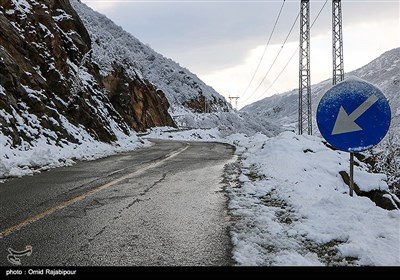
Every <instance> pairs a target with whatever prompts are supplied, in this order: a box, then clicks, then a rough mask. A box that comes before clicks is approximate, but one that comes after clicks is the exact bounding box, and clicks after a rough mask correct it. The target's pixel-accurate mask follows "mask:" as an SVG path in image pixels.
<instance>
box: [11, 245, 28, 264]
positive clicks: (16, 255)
mask: <svg viewBox="0 0 400 280" xmlns="http://www.w3.org/2000/svg"><path fill="white" fill-rule="evenodd" d="M8 252H9V253H10V254H9V255H8V256H7V260H8V261H9V262H10V263H12V264H14V265H21V259H20V257H25V256H28V257H29V256H30V255H31V254H32V246H31V245H27V246H25V250H24V251H15V250H13V249H11V248H8Z"/></svg>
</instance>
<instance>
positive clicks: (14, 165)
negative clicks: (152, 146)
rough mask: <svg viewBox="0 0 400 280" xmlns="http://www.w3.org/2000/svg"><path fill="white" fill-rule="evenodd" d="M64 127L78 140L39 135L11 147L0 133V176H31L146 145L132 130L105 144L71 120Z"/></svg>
mask: <svg viewBox="0 0 400 280" xmlns="http://www.w3.org/2000/svg"><path fill="white" fill-rule="evenodd" d="M65 121H66V120H65ZM64 127H66V128H68V130H69V131H70V133H71V134H72V135H74V136H75V137H76V138H77V139H78V140H79V141H80V143H78V144H75V143H70V142H67V141H62V142H55V141H54V140H52V139H51V138H49V137H46V136H45V135H43V134H42V135H40V136H39V137H38V138H37V139H36V140H34V141H31V142H30V143H28V142H26V141H24V140H23V141H22V143H21V145H19V146H18V147H13V146H12V141H11V139H9V138H8V137H6V136H4V135H3V134H0V144H1V146H0V179H1V178H3V179H4V178H7V177H20V176H24V175H32V174H34V173H38V172H40V171H43V170H47V169H50V168H55V167H61V166H69V165H72V164H73V163H74V162H75V161H77V160H94V159H98V158H102V157H106V156H110V155H112V154H116V153H120V152H126V151H132V150H135V149H138V148H140V147H143V146H144V145H149V143H144V142H143V141H141V140H140V139H139V138H138V137H137V136H136V134H135V133H134V132H131V134H130V135H125V134H123V133H122V132H120V133H116V135H117V137H118V140H117V141H116V142H114V143H112V144H107V143H103V142H99V141H96V140H95V139H93V137H92V136H91V135H90V134H89V133H88V132H87V131H86V130H84V129H83V128H82V127H76V126H74V125H72V124H70V123H64ZM115 131H117V129H115Z"/></svg>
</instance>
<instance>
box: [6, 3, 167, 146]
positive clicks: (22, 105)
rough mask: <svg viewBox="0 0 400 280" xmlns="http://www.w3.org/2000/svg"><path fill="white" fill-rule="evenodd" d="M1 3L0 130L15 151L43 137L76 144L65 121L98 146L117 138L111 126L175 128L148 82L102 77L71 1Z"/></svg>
mask: <svg viewBox="0 0 400 280" xmlns="http://www.w3.org/2000/svg"><path fill="white" fill-rule="evenodd" d="M0 5H1V6H0V86H1V87H0V123H1V128H0V129H1V133H2V134H4V135H5V136H8V137H9V138H10V139H12V142H13V143H12V144H13V145H14V146H16V145H20V144H21V143H22V141H26V142H28V143H29V142H30V141H32V140H34V139H37V138H38V137H39V136H40V135H44V134H45V133H47V134H49V135H47V137H50V138H52V139H53V140H55V141H62V140H66V141H69V142H78V140H77V139H76V137H74V135H73V134H71V131H69V130H68V129H67V128H66V127H65V125H66V124H65V123H66V122H68V123H70V124H72V125H74V126H75V127H83V128H84V129H85V130H86V131H87V132H88V133H89V134H90V135H91V136H92V137H94V139H96V140H100V141H103V142H111V141H114V140H116V134H115V133H116V129H117V130H119V131H121V132H122V133H125V134H128V133H129V130H130V129H134V130H144V129H146V128H148V127H152V126H161V125H169V126H174V122H173V120H172V118H171V117H170V115H169V113H168V107H169V104H168V101H167V100H166V98H165V96H164V94H163V93H162V92H161V91H157V90H156V89H155V88H154V87H153V86H152V85H151V84H150V83H149V82H148V81H146V80H144V79H143V78H139V77H134V78H132V77H128V76H127V75H126V74H125V73H124V69H119V68H116V69H115V71H114V72H113V73H112V74H111V75H109V76H108V77H102V76H101V75H100V74H99V71H100V69H99V67H98V66H97V65H96V64H95V63H94V62H92V59H91V40H90V36H89V34H88V32H87V30H86V28H85V26H84V25H83V23H82V21H81V20H80V18H79V17H78V15H77V13H76V12H75V10H74V9H73V8H72V7H71V5H70V3H69V1H68V0H46V1H45V0H41V1H39V0H36V1H33V0H27V1H23V2H21V1H16V0H0ZM51 132H55V133H51Z"/></svg>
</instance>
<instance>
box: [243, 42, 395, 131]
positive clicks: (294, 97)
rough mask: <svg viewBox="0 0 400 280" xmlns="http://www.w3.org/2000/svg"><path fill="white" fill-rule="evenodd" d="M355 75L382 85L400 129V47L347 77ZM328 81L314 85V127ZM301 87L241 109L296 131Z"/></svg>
mask: <svg viewBox="0 0 400 280" xmlns="http://www.w3.org/2000/svg"><path fill="white" fill-rule="evenodd" d="M349 76H355V77H358V78H361V79H363V80H366V81H368V82H370V83H372V84H374V85H376V86H377V87H379V88H380V89H381V90H382V91H383V93H384V94H385V95H386V97H387V99H388V100H389V103H390V105H391V108H392V114H393V122H392V126H391V127H392V129H395V130H396V131H400V109H399V108H400V94H399V93H400V48H396V49H393V50H390V51H388V52H385V53H384V54H382V55H381V56H380V57H378V58H377V59H375V60H373V61H372V62H370V63H368V64H367V65H365V66H363V67H361V68H359V69H357V70H355V71H352V72H350V73H348V74H346V75H345V77H349ZM331 85H332V81H331V80H326V81H323V82H321V83H319V84H316V85H313V86H312V108H313V120H314V125H313V127H314V129H315V130H317V129H318V128H317V126H316V125H315V112H316V108H317V106H318V103H319V101H320V100H321V97H322V95H323V94H324V93H325V92H326V91H327V90H328V89H329V88H330V87H331ZM297 110H298V90H297V89H296V90H292V91H289V92H286V93H282V94H279V95H273V96H271V97H267V98H264V99H262V100H260V101H257V102H255V103H252V104H250V105H248V106H246V107H244V108H243V109H242V110H241V111H243V112H247V113H249V114H251V115H257V116H264V117H265V118H267V119H268V120H270V121H272V122H273V123H276V124H280V125H281V126H283V127H286V128H289V129H291V130H295V128H296V125H297V113H298V111H297Z"/></svg>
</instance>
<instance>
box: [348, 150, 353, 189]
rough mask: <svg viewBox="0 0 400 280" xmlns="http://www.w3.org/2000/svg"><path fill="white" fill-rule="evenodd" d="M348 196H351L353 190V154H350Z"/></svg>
mask: <svg viewBox="0 0 400 280" xmlns="http://www.w3.org/2000/svg"><path fill="white" fill-rule="evenodd" d="M349 187H350V192H349V193H350V196H353V190H354V153H350V184H349Z"/></svg>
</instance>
